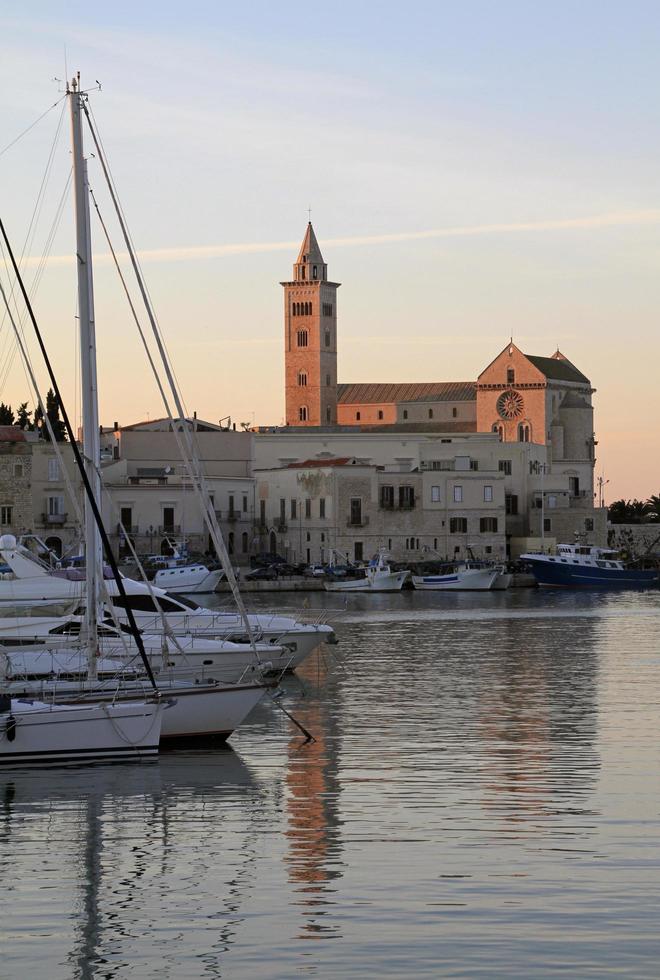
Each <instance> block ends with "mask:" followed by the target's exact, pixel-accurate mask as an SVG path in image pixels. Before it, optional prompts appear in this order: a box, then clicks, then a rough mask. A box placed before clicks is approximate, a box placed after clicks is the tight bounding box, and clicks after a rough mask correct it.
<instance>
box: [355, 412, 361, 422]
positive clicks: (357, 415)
mask: <svg viewBox="0 0 660 980" xmlns="http://www.w3.org/2000/svg"><path fill="white" fill-rule="evenodd" d="M355 421H356V422H359V421H360V413H359V412H356V413H355Z"/></svg>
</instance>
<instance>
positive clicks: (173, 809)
mask: <svg viewBox="0 0 660 980" xmlns="http://www.w3.org/2000/svg"><path fill="white" fill-rule="evenodd" d="M266 598H267V597H263V599H266ZM268 598H269V599H270V600H271V603H270V604H272V605H274V602H272V600H273V599H276V600H277V604H278V606H279V607H282V606H286V607H287V608H289V609H290V610H291V611H296V610H299V609H300V596H293V595H292V596H290V597H286V596H282V595H279V596H272V597H268ZM308 602H309V608H307V609H306V610H305V611H306V613H307V614H308V615H310V614H313V613H314V611H315V610H316V609H318V610H319V612H320V613H323V611H324V610H325V615H326V616H327V619H328V620H329V621H331V622H333V623H334V624H335V625H336V629H337V634H338V636H339V639H340V645H339V646H338V647H336V648H332V649H331V650H328V651H326V652H325V653H324V654H322V655H321V656H320V657H318V658H312V660H311V661H310V662H308V663H307V664H306V665H305V667H304V669H302V670H301V671H300V674H299V677H298V678H297V679H296V678H292V679H290V680H288V681H287V682H286V685H285V686H286V697H285V698H284V699H283V703H284V704H285V706H286V707H287V709H288V710H290V711H292V712H293V714H294V715H295V716H296V717H297V718H298V719H299V720H300V721H301V722H302V723H303V724H304V725H305V727H306V728H308V729H309V730H310V731H311V732H312V733H313V735H314V736H315V738H316V741H315V742H314V743H312V744H308V745H304V744H303V739H302V738H301V736H300V734H299V733H298V731H297V730H296V729H295V728H294V727H293V726H292V725H291V723H290V722H289V721H288V719H287V718H286V717H285V716H284V715H283V714H282V713H281V712H279V711H278V709H277V708H276V707H275V706H274V705H273V704H271V703H266V704H263V705H262V706H260V707H259V708H258V709H257V710H256V711H255V712H254V714H253V715H252V716H251V718H250V720H249V721H248V723H247V724H246V725H245V726H244V728H242V729H241V730H240V731H239V732H237V733H236V734H235V736H234V737H233V738H232V742H231V744H232V746H233V750H220V751H190V752H188V751H185V752H184V751H182V752H172V753H168V754H165V755H163V756H161V757H160V760H159V761H158V762H156V763H153V764H150V765H145V766H144V767H129V766H114V767H108V768H96V769H75V770H65V769H60V770H52V771H46V770H41V771H38V772H34V771H33V772H27V771H23V772H13V773H11V774H8V773H6V772H4V773H0V883H1V888H0V976H2V977H3V978H4V977H16V978H18V977H21V978H22V977H30V978H41V977H44V978H46V977H47V978H49V980H59V978H70V977H85V978H86V977H95V978H96V977H98V978H123V977H129V976H130V977H162V978H176V980H180V978H187V977H191V978H192V977H195V978H197V977H231V978H256V977H268V978H276V977H277V978H280V977H282V978H288V977H295V976H305V977H310V976H312V977H315V976H316V977H348V976H349V975H352V976H361V977H369V976H378V975H386V976H392V977H407V976H429V977H432V976H451V977H492V976H506V977H523V976H524V977H529V976H532V975H533V976H535V977H539V976H554V975H556V974H560V973H563V974H566V975H570V976H580V977H584V976H604V975H609V974H616V975H619V976H634V977H657V976H658V974H659V972H660V968H659V966H658V962H659V960H660V937H659V935H658V929H657V910H658V908H659V907H660V781H659V779H658V770H659V762H660V739H659V721H660V595H658V594H657V593H648V594H641V593H637V594H630V593H629V594H621V595H615V594H612V595H607V594H601V595H599V594H554V593H545V592H542V591H528V590H521V591H516V592H512V593H495V594H492V595H491V594H484V595H470V594H455V595H444V596H442V595H432V594H431V595H419V594H414V593H405V594H401V595H395V596H384V595H378V596H360V597H358V596H352V597H350V598H349V600H348V603H347V606H346V608H343V600H341V599H340V597H338V596H336V595H334V596H325V595H322V594H311V595H310V596H309V599H308ZM261 604H262V605H263V606H266V602H265V601H262V603H261Z"/></svg>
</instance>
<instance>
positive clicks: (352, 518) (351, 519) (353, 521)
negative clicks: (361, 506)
mask: <svg viewBox="0 0 660 980" xmlns="http://www.w3.org/2000/svg"><path fill="white" fill-rule="evenodd" d="M368 523H369V517H368V515H367V514H362V515H361V516H360V517H358V516H357V515H356V514H349V515H348V520H347V521H346V527H366V526H367V524H368Z"/></svg>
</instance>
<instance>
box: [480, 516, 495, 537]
mask: <svg viewBox="0 0 660 980" xmlns="http://www.w3.org/2000/svg"><path fill="white" fill-rule="evenodd" d="M479 530H480V532H481V533H482V534H497V518H496V517H481V518H480V519H479Z"/></svg>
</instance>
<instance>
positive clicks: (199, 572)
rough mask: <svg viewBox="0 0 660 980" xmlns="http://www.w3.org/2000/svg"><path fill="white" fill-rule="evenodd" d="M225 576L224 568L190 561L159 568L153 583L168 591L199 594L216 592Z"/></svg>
mask: <svg viewBox="0 0 660 980" xmlns="http://www.w3.org/2000/svg"><path fill="white" fill-rule="evenodd" d="M224 576H225V573H224V570H223V569H222V568H209V567H208V566H207V565H204V564H202V563H201V562H190V563H187V564H178V565H172V566H170V567H168V568H159V569H158V571H157V572H156V574H155V575H154V577H153V583H154V585H155V586H156V588H158V589H164V590H165V591H166V592H176V593H178V594H183V595H185V594H187V593H189V592H192V593H195V594H199V593H205V592H206V593H208V592H215V590H216V588H217V586H218V584H219V583H220V582H221V581H222V579H223V578H224Z"/></svg>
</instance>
